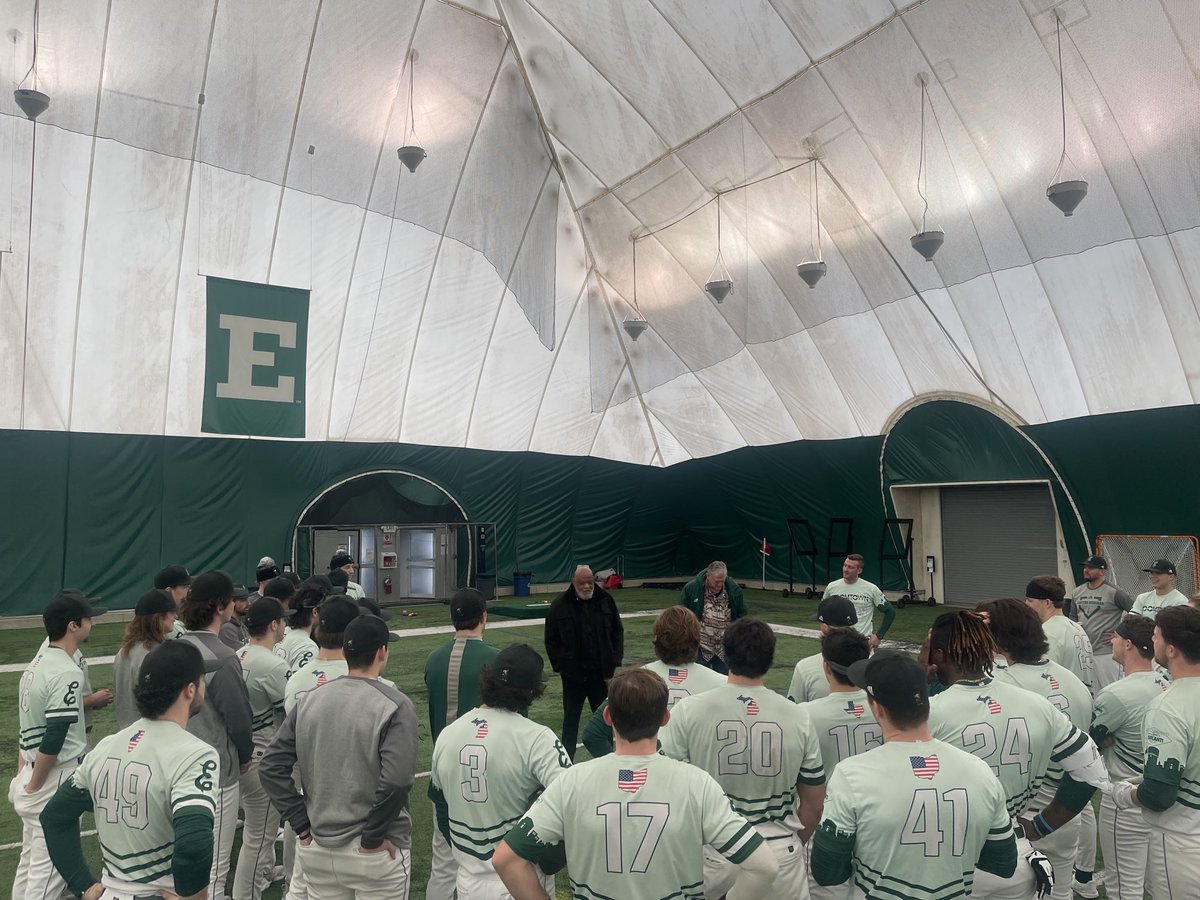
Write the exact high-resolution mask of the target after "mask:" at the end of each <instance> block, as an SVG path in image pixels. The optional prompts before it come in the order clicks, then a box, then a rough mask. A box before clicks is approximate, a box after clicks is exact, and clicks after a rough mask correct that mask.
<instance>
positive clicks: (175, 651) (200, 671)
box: [137, 641, 221, 693]
mask: <svg viewBox="0 0 1200 900" xmlns="http://www.w3.org/2000/svg"><path fill="white" fill-rule="evenodd" d="M219 668H221V660H220V659H218V658H216V657H209V658H205V656H204V654H202V653H201V652H200V650H199V649H198V648H197V647H196V646H195V645H193V644H192V643H191V642H190V641H164V642H163V643H161V644H159V645H158V646H157V647H155V648H154V649H153V650H151V651H150V652H149V653H147V654H146V658H145V659H143V660H142V667H141V668H140V669H139V670H138V678H137V687H145V688H160V687H161V688H163V689H164V690H166V691H169V692H172V693H173V692H175V691H181V690H183V687H184V685H187V684H191V683H192V682H193V681H198V680H199V679H201V678H203V677H204V676H205V675H206V674H208V673H209V672H215V671H217V669H219Z"/></svg>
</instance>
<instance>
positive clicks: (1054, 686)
mask: <svg viewBox="0 0 1200 900" xmlns="http://www.w3.org/2000/svg"><path fill="white" fill-rule="evenodd" d="M1042 678H1044V679H1046V680H1047V681H1049V682H1050V690H1052V691H1057V690H1058V679H1057V678H1055V677H1054V676H1053V675H1051V674H1050V673H1049V672H1043V673H1042Z"/></svg>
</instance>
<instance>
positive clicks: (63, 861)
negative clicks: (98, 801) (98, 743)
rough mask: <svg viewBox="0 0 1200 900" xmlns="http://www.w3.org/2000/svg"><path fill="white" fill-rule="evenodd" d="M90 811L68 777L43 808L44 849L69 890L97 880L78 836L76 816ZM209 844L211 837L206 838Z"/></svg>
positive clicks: (78, 891)
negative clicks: (93, 875)
mask: <svg viewBox="0 0 1200 900" xmlns="http://www.w3.org/2000/svg"><path fill="white" fill-rule="evenodd" d="M91 811H92V796H91V794H89V793H88V792H87V791H86V790H84V789H83V788H81V787H79V786H78V785H76V784H75V779H73V778H68V779H67V780H66V781H64V782H63V784H62V786H61V787H59V789H58V792H57V793H55V795H54V796H53V797H51V798H50V802H49V803H47V804H46V808H45V809H43V810H42V816H41V820H42V830H43V831H44V832H45V834H46V850H47V851H48V852H49V854H50V861H51V862H52V863H54V868H56V869H58V871H59V873H60V874H61V875H62V877H63V878H64V879H66V882H67V887H69V888H70V889H71V892H72V893H74V894H76V895H78V896H83V892H84V891H86V890H87V889H88V888H90V887H91V886H92V885H93V884H95V883H96V879H95V878H93V877H92V873H91V870H90V869H89V868H88V864H87V858H86V857H85V856H84V855H83V843H82V841H81V840H80V837H79V817H80V816H81V815H83V814H84V813H85V812H91ZM209 844H210V846H211V844H212V838H211V837H210V838H209Z"/></svg>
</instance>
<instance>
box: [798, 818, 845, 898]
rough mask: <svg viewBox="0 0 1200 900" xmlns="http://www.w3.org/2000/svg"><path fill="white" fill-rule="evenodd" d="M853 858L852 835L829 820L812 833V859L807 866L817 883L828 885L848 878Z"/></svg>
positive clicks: (840, 882)
mask: <svg viewBox="0 0 1200 900" xmlns="http://www.w3.org/2000/svg"><path fill="white" fill-rule="evenodd" d="M853 858H854V835H852V834H846V833H844V832H841V831H839V830H838V828H837V826H836V825H835V824H834V823H833V822H832V821H830V820H828V819H826V820H825V822H824V823H823V824H822V825H821V827H820V828H818V829H817V832H816V834H815V835H813V847H812V860H811V862H810V863H809V868H810V869H811V871H812V876H813V880H814V881H816V883H817V884H819V885H823V886H825V887H829V886H831V885H835V884H842V883H843V882H845V881H846V880H848V879H849V878H850V875H851V861H852V860H853Z"/></svg>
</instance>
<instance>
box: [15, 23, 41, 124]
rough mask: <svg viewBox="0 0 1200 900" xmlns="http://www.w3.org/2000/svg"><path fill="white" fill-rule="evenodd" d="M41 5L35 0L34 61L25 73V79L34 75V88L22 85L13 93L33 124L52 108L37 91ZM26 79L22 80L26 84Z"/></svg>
mask: <svg viewBox="0 0 1200 900" xmlns="http://www.w3.org/2000/svg"><path fill="white" fill-rule="evenodd" d="M40 7H41V3H40V2H37V0H35V2H34V4H33V59H32V60H31V61H30V63H29V71H28V72H26V73H25V78H28V77H29V76H30V75H31V74H32V75H33V88H23V87H21V85H20V84H18V85H17V89H16V90H15V91H13V100H15V101H16V104H17V106H18V108H20V110H21V112H23V113H25V115H26V117H28V119H29V120H30V121H31V122H36V121H37V117H38V116H40V115H41V114H42V113H44V112H45V111H46V110H47V109H49V108H50V96H49V95H48V94H44V93H42V92H41V91H39V90H38V89H37V58H38V18H39V13H40V12H41V9H40ZM11 34H12V38H13V40H14V41H15V40H16V39H17V32H15V31H14V32H12V33H11ZM25 78H22V79H21V83H24V81H25Z"/></svg>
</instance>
